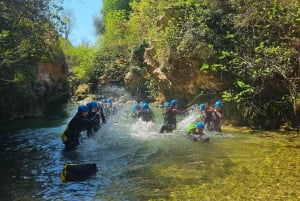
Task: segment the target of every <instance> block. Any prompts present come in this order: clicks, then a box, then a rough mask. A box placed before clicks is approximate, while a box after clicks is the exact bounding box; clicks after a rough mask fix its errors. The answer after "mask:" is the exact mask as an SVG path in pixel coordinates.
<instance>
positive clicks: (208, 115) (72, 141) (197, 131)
mask: <svg viewBox="0 0 300 201" xmlns="http://www.w3.org/2000/svg"><path fill="white" fill-rule="evenodd" d="M163 107H164V112H163V119H164V121H163V125H162V127H161V128H160V131H159V133H165V132H173V131H174V130H176V129H177V119H176V116H177V114H181V113H185V112H187V111H189V110H191V109H190V108H188V109H187V110H184V111H180V110H179V109H178V101H177V100H176V99H173V100H172V101H171V102H169V101H165V102H164V104H163ZM112 112H113V107H112V99H110V98H107V99H103V100H102V102H97V101H95V100H94V101H91V102H89V103H87V104H86V105H79V107H78V109H77V113H76V115H75V116H74V117H73V118H72V119H71V121H70V122H69V124H68V126H67V128H66V129H65V131H64V132H63V134H62V141H63V143H64V145H65V149H66V150H72V149H74V148H76V147H77V146H78V145H79V144H80V133H81V131H83V130H85V129H86V131H87V137H91V136H93V134H94V133H95V132H97V131H98V130H99V129H100V126H101V123H104V124H105V123H106V117H107V115H110V114H111V113H112ZM132 117H134V118H138V119H141V120H142V121H145V122H150V121H152V122H154V121H155V115H154V113H153V111H152V110H151V108H150V107H149V104H148V103H146V102H144V103H142V105H140V104H139V103H136V104H135V105H134V106H133V113H132ZM222 117H223V112H222V103H221V101H216V102H215V104H214V107H211V106H209V105H208V104H207V103H201V104H199V107H198V109H197V119H196V122H193V123H192V124H191V125H189V126H188V128H187V129H186V131H187V133H188V135H189V136H190V137H191V138H192V140H193V141H209V137H207V136H205V135H204V133H203V130H204V129H205V128H206V129H207V130H209V131H218V132H221V118H222Z"/></svg>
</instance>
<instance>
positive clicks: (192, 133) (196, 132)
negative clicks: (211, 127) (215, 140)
mask: <svg viewBox="0 0 300 201" xmlns="http://www.w3.org/2000/svg"><path fill="white" fill-rule="evenodd" d="M203 130H204V123H203V122H197V123H196V124H192V125H190V126H188V128H187V132H188V136H189V137H190V138H191V139H192V140H193V141H194V142H209V141H210V137H208V136H207V135H205V134H204V132H203Z"/></svg>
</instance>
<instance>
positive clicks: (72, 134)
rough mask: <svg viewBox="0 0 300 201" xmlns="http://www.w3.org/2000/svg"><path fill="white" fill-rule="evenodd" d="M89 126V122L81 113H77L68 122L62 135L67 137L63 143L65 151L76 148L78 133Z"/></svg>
mask: <svg viewBox="0 0 300 201" xmlns="http://www.w3.org/2000/svg"><path fill="white" fill-rule="evenodd" d="M90 125H91V121H89V120H87V119H86V118H84V116H82V114H81V113H77V114H76V115H75V116H74V117H73V118H72V120H71V121H70V122H69V124H68V127H67V129H66V130H65V132H64V134H65V135H66V137H67V140H66V141H65V142H64V144H65V149H66V150H71V149H74V148H75V147H77V146H78V145H79V144H80V143H79V135H80V132H81V131H82V130H83V129H85V128H87V127H89V126H90Z"/></svg>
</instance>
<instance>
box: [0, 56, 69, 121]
mask: <svg viewBox="0 0 300 201" xmlns="http://www.w3.org/2000/svg"><path fill="white" fill-rule="evenodd" d="M67 75H68V66H67V64H66V61H65V58H64V56H63V55H60V56H58V57H57V58H55V60H54V61H53V62H49V63H39V64H37V65H36V75H35V79H34V81H27V82H22V83H18V82H1V83H0V91H1V97H0V123H4V122H7V121H10V120H14V119H20V118H25V117H31V116H40V115H43V114H44V113H45V112H47V111H50V110H54V109H58V108H59V107H60V106H62V105H63V104H65V103H67V101H68V100H69V97H70V93H69V85H68V81H67Z"/></svg>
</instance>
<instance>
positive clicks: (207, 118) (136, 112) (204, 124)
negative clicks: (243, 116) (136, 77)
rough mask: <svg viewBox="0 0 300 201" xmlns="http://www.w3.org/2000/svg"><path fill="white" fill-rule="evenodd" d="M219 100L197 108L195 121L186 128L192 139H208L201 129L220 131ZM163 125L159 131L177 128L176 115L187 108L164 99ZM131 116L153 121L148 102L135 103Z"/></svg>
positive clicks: (220, 109) (220, 104) (220, 112)
mask: <svg viewBox="0 0 300 201" xmlns="http://www.w3.org/2000/svg"><path fill="white" fill-rule="evenodd" d="M221 106H222V103H221V101H216V102H215V104H214V107H211V106H209V105H208V104H207V103H201V104H200V105H199V108H198V109H197V119H196V122H193V123H191V125H189V126H188V128H187V133H188V135H189V136H190V137H191V138H192V139H193V141H209V138H208V137H207V136H205V135H204V133H203V130H204V128H206V129H207V130H209V131H217V132H221V118H222V117H223V112H222V107H221ZM163 107H164V113H163V119H164V122H163V125H162V127H161V129H160V131H159V133H164V132H173V131H174V130H176V129H177V119H176V115H177V114H181V113H185V112H187V111H189V110H191V108H188V109H187V110H184V111H180V110H178V101H177V100H176V99H173V100H172V101H171V102H169V101H165V102H164V104H163ZM133 117H136V118H140V119H141V120H143V121H146V122H148V121H153V120H154V119H155V118H154V113H153V112H152V110H151V109H150V108H149V105H148V103H143V104H142V106H140V105H139V103H136V104H135V105H134V106H133Z"/></svg>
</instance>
